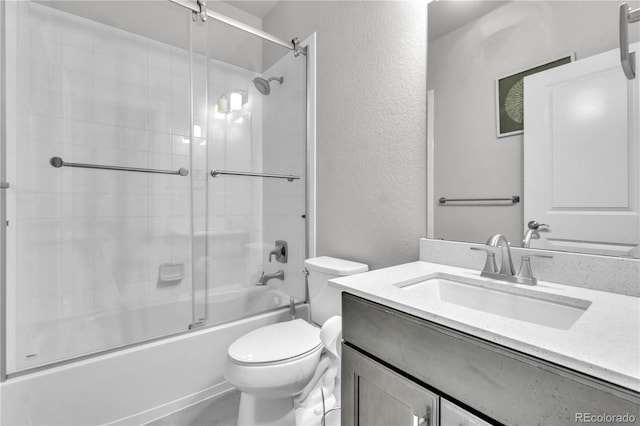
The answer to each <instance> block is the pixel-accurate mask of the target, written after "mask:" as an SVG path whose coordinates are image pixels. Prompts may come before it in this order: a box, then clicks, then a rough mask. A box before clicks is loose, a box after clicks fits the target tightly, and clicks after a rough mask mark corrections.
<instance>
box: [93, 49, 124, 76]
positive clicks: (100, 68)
mask: <svg viewBox="0 0 640 426" xmlns="http://www.w3.org/2000/svg"><path fill="white" fill-rule="evenodd" d="M93 75H94V76H96V78H97V79H98V78H100V77H104V78H108V79H112V80H118V81H122V61H121V60H120V59H118V58H114V57H113V56H109V55H102V54H99V53H95V52H94V54H93Z"/></svg>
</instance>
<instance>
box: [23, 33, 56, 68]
mask: <svg viewBox="0 0 640 426" xmlns="http://www.w3.org/2000/svg"><path fill="white" fill-rule="evenodd" d="M29 50H30V56H29V59H30V61H31V62H33V63H43V64H48V65H54V64H55V65H60V64H61V63H62V44H60V42H59V41H52V40H49V39H47V38H46V37H41V36H32V37H31V47H30V49H29V46H27V47H26V48H24V49H23V50H21V51H22V52H29Z"/></svg>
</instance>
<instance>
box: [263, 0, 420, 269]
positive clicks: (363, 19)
mask: <svg viewBox="0 0 640 426" xmlns="http://www.w3.org/2000/svg"><path fill="white" fill-rule="evenodd" d="M263 28H264V29H265V31H268V32H270V33H273V34H276V35H278V36H280V37H282V38H284V39H291V38H292V37H294V36H298V37H300V38H301V39H305V38H306V37H308V36H309V35H310V34H311V33H313V32H314V31H315V32H317V42H318V49H317V64H318V65H317V75H318V78H317V93H318V97H317V102H316V105H317V115H316V117H317V147H316V150H317V154H316V155H317V205H318V208H317V215H318V217H317V254H318V255H331V256H337V257H344V258H347V259H352V260H357V261H361V262H365V263H367V264H369V266H370V267H372V268H380V267H385V266H390V265H394V264H398V263H404V262H409V261H414V260H417V259H418V238H420V237H422V236H424V235H425V234H426V194H425V192H426V148H425V140H426V90H425V87H426V81H425V72H426V5H425V3H424V2H386V1H380V2H355V1H354V2H352V1H342V2H308V1H285V2H281V3H280V4H279V5H278V6H276V7H275V8H274V10H273V11H272V12H271V13H270V14H269V15H268V16H267V17H266V18H265V19H264V20H263ZM281 54H282V53H281V52H280V51H273V50H272V49H269V48H268V47H267V48H266V49H265V52H264V58H265V65H266V66H269V65H270V64H271V63H273V62H274V61H275V60H276V58H277V57H278V56H279V55H281Z"/></svg>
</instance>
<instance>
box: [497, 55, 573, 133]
mask: <svg viewBox="0 0 640 426" xmlns="http://www.w3.org/2000/svg"><path fill="white" fill-rule="evenodd" d="M574 57H575V55H574V54H571V55H567V56H565V57H562V58H560V59H556V60H555V61H551V62H547V63H546V64H542V65H538V66H537V67H533V68H529V69H528V70H525V71H521V72H519V73H517V74H512V75H508V76H506V77H502V78H499V79H497V80H496V131H497V136H498V137H499V138H502V137H505V136H512V135H518V134H521V133H523V129H524V78H525V77H526V76H528V75H531V74H535V73H537V72H540V71H545V70H548V69H550V68H555V67H557V66H560V65H564V64H568V63H570V62H571V61H573V60H574Z"/></svg>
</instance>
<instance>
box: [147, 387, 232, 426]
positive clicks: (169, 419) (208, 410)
mask: <svg viewBox="0 0 640 426" xmlns="http://www.w3.org/2000/svg"><path fill="white" fill-rule="evenodd" d="M239 406H240V392H239V391H237V390H233V391H231V392H227V393H225V394H223V395H221V396H219V397H216V398H212V399H208V400H206V401H202V402H200V403H198V404H195V405H192V406H191V407H187V408H185V409H183V410H180V411H177V412H175V413H173V414H170V415H168V416H166V417H162V418H160V419H157V420H154V421H152V422H151V423H147V424H146V425H145V426H236V424H237V423H238V407H239Z"/></svg>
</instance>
